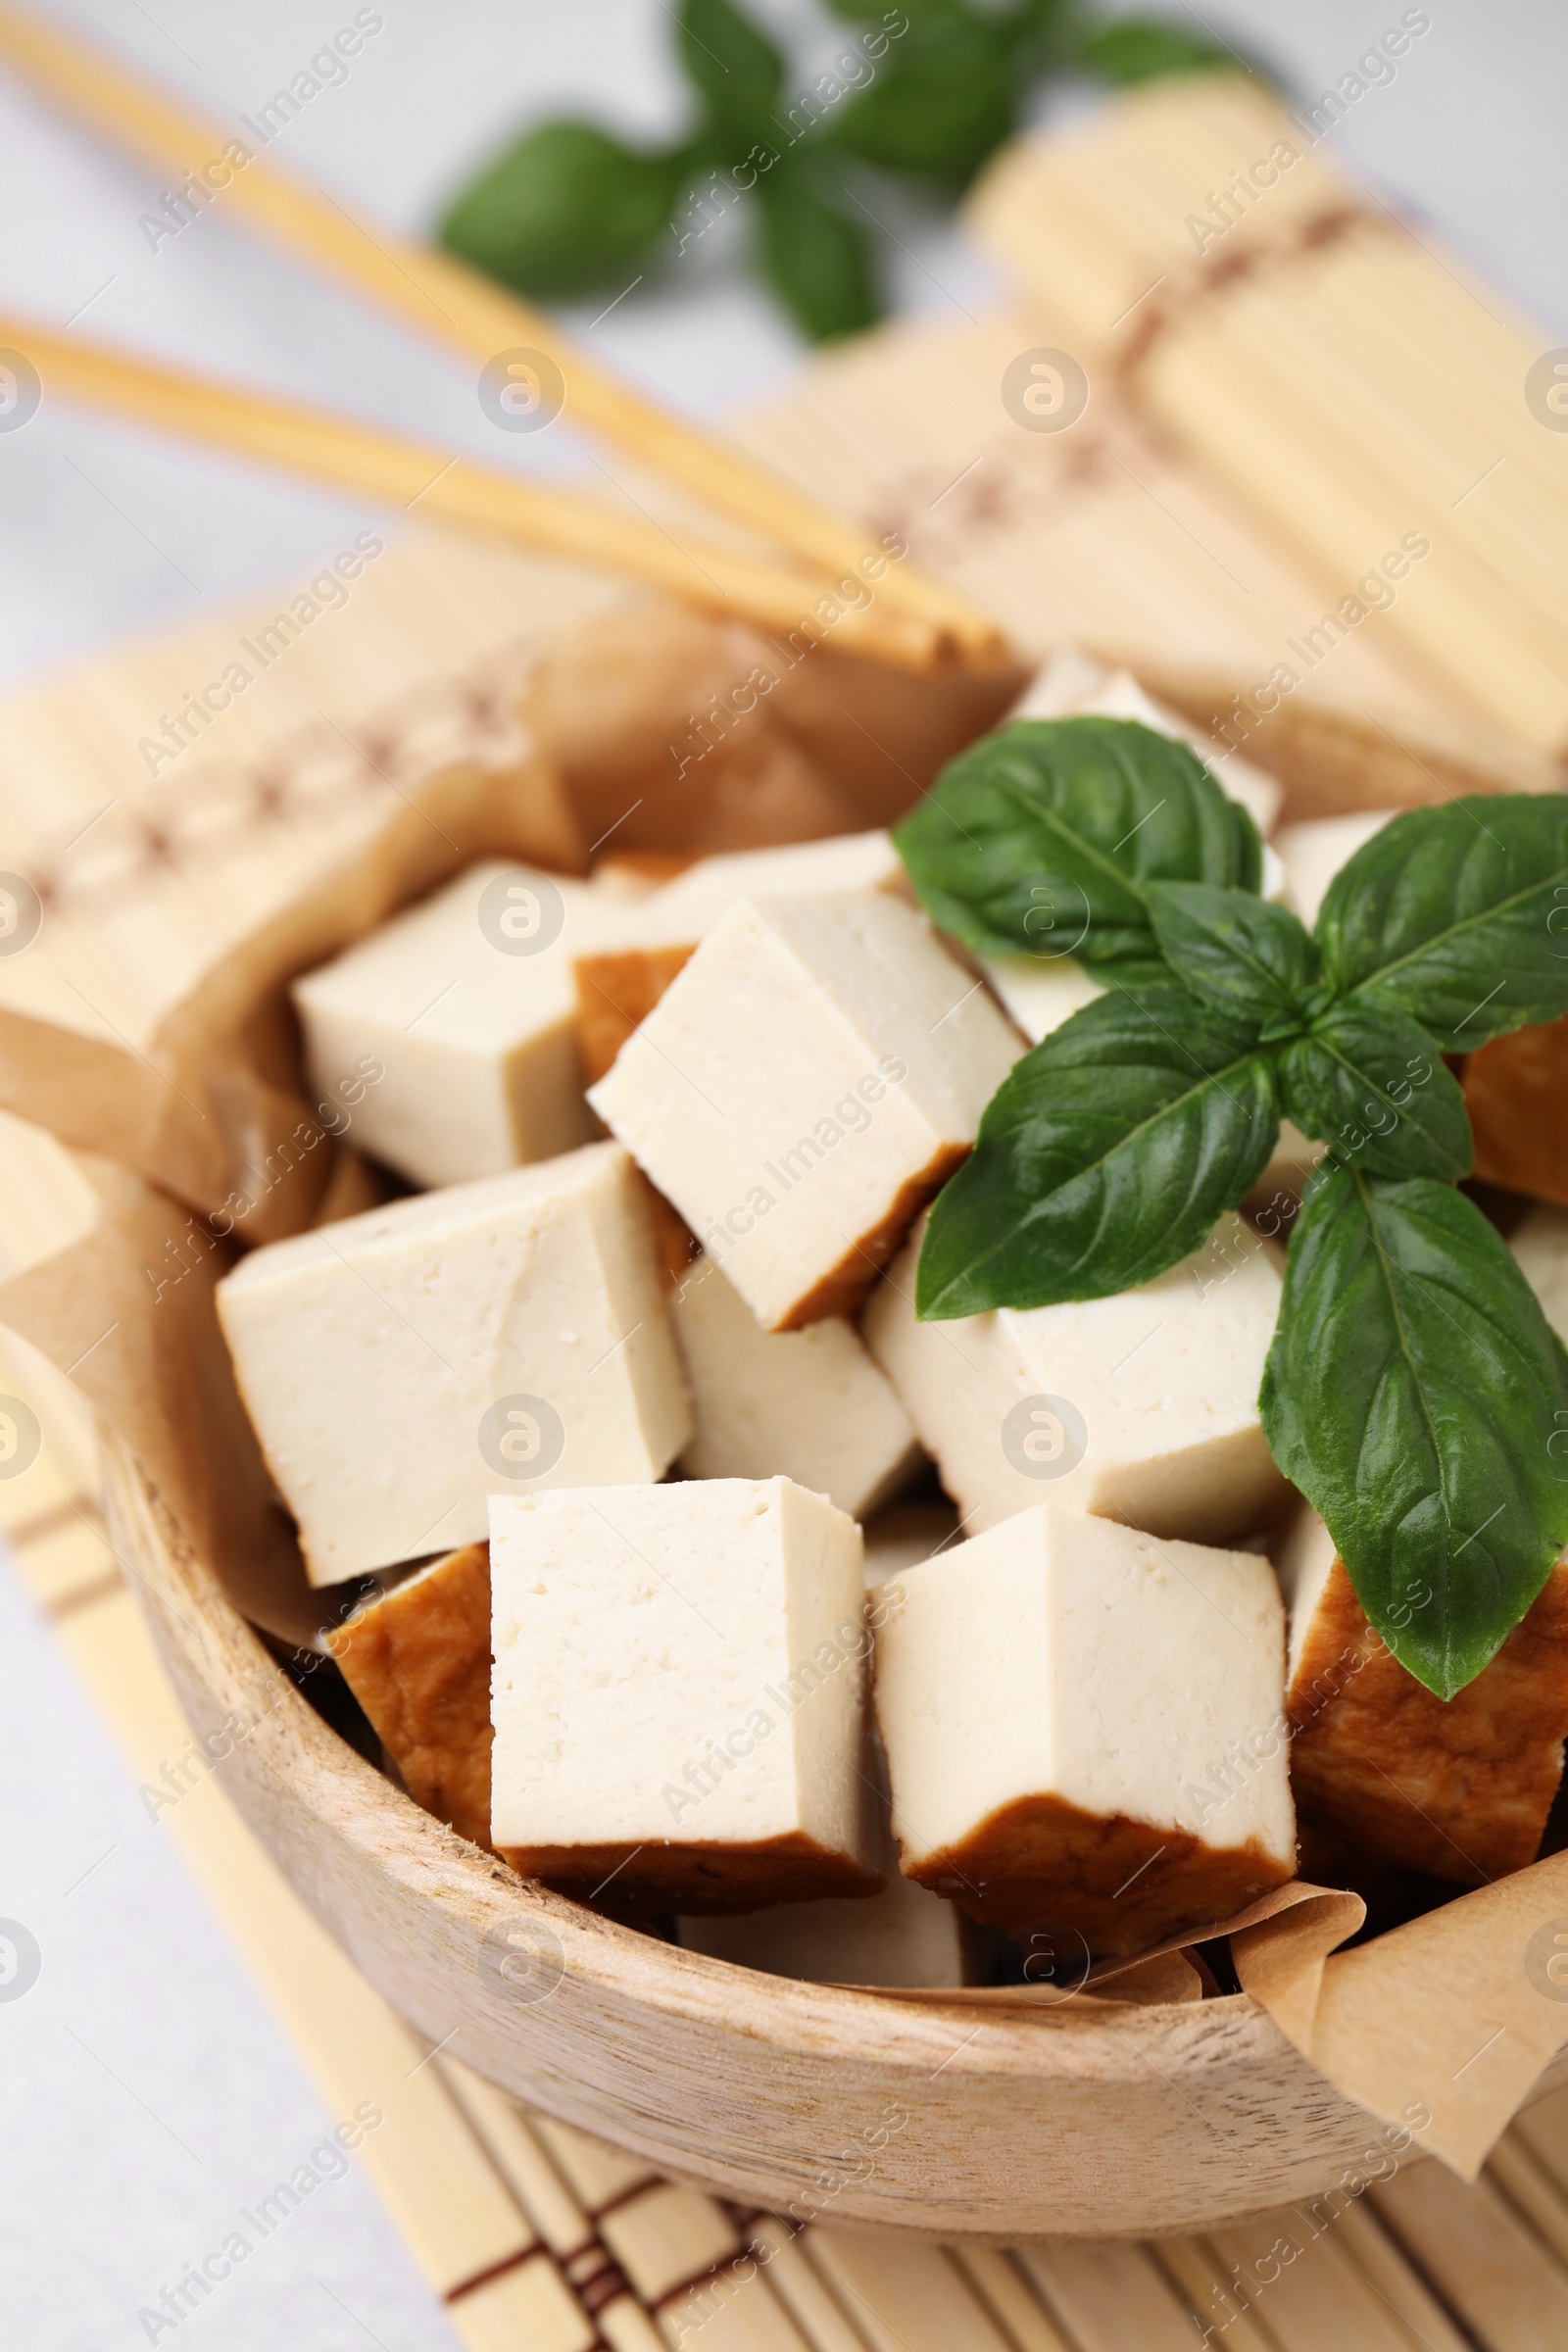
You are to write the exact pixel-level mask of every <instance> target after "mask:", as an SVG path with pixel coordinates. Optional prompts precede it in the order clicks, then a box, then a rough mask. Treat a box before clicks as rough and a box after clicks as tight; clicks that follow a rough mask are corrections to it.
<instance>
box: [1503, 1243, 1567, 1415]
mask: <svg viewBox="0 0 1568 2352" xmlns="http://www.w3.org/2000/svg"><path fill="white" fill-rule="evenodd" d="M1508 1247H1509V1249H1510V1250H1512V1251H1513V1253H1514V1256H1515V1257H1516V1258H1517V1260H1518V1263H1519V1271H1520V1273H1521V1274H1522V1275H1523V1276H1524V1278H1525V1280H1526V1282H1528V1283H1529V1285H1530V1288H1531V1289H1532V1290H1533V1291H1534V1292H1535V1294H1536V1297H1537V1298H1538V1299H1540V1300H1541V1305H1542V1311H1543V1312H1544V1315H1545V1318H1546V1321H1547V1322H1548V1323H1549V1324H1550V1325H1551V1328H1552V1330H1553V1331H1554V1332H1555V1333H1556V1334H1557V1337H1558V1339H1559V1340H1561V1341H1562V1342H1563V1343H1564V1345H1565V1346H1568V1210H1564V1209H1561V1208H1533V1209H1532V1210H1531V1211H1530V1214H1529V1215H1528V1216H1527V1217H1526V1218H1525V1220H1524V1222H1523V1223H1522V1224H1521V1225H1518V1226H1516V1227H1515V1229H1514V1232H1513V1234H1512V1235H1511V1236H1510V1238H1509V1242H1508ZM1558 1450H1559V1451H1561V1450H1563V1449H1562V1448H1561V1447H1559V1448H1558Z"/></svg>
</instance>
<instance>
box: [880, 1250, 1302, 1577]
mask: <svg viewBox="0 0 1568 2352" xmlns="http://www.w3.org/2000/svg"><path fill="white" fill-rule="evenodd" d="M919 1246H920V1244H919V1237H918V1236H916V1238H915V1239H914V1240H912V1241H911V1242H910V1245H909V1247H908V1249H907V1251H906V1252H905V1254H904V1256H903V1257H902V1258H900V1260H899V1262H898V1264H897V1265H896V1266H895V1267H894V1268H893V1271H892V1273H891V1274H890V1275H889V1277H888V1279H887V1281H886V1282H885V1283H883V1284H882V1286H881V1288H880V1289H879V1290H878V1291H877V1293H876V1295H875V1297H874V1298H873V1299H872V1300H871V1303H870V1305H869V1306H868V1308H867V1309H866V1312H865V1315H864V1317H863V1319H862V1329H863V1331H864V1334H865V1340H866V1345H867V1346H868V1347H869V1348H870V1350H871V1353H872V1354H873V1355H874V1356H875V1357H876V1359H877V1362H878V1363H879V1364H880V1365H881V1366H882V1369H883V1371H884V1372H886V1374H887V1376H888V1378H889V1380H891V1381H892V1383H893V1386H894V1388H895V1389H896V1390H897V1391H898V1393H899V1395H900V1397H903V1399H904V1402H905V1404H906V1405H907V1408H908V1412H909V1417H910V1419H911V1420H912V1421H913V1423H914V1426H915V1428H916V1429H917V1430H918V1432H919V1434H920V1438H921V1442H922V1443H923V1445H924V1446H925V1447H926V1449H927V1451H928V1452H930V1453H931V1454H933V1455H934V1456H935V1458H936V1463H937V1468H938V1470H939V1472H940V1473H941V1478H942V1484H943V1486H944V1487H945V1488H946V1489H947V1491H948V1493H949V1494H950V1495H952V1496H953V1499H954V1501H955V1502H956V1504H957V1506H958V1508H959V1510H960V1511H961V1512H962V1513H963V1520H964V1526H965V1527H966V1529H967V1530H968V1531H969V1532H970V1533H971V1534H973V1535H978V1534H980V1533H981V1532H982V1531H983V1530H985V1529H986V1528H991V1527H995V1526H996V1525H997V1524H998V1523H999V1522H1000V1521H1002V1520H1004V1519H1006V1518H1009V1517H1010V1516H1011V1515H1012V1513H1013V1512H1014V1511H1021V1510H1026V1509H1028V1508H1029V1507H1030V1505H1031V1504H1037V1503H1039V1502H1041V1501H1042V1499H1044V1498H1045V1496H1046V1495H1047V1493H1048V1492H1049V1498H1050V1500H1051V1501H1052V1502H1053V1503H1058V1504H1060V1505H1061V1507H1062V1508H1063V1509H1066V1510H1078V1511H1093V1512H1095V1513H1097V1514H1098V1515H1099V1516H1101V1517H1103V1518H1106V1519H1120V1520H1123V1521H1125V1522H1126V1524H1127V1525H1128V1526H1129V1527H1139V1528H1143V1529H1145V1530H1147V1532H1148V1533H1149V1534H1150V1535H1153V1536H1183V1537H1186V1538H1187V1539H1188V1540H1189V1541H1190V1542H1193V1543H1200V1544H1211V1543H1217V1542H1220V1541H1222V1540H1223V1539H1224V1538H1226V1537H1229V1536H1238V1535H1244V1534H1247V1533H1249V1532H1250V1531H1251V1530H1252V1529H1254V1528H1256V1527H1257V1526H1258V1525H1259V1524H1260V1523H1261V1522H1262V1521H1263V1520H1265V1519H1266V1518H1267V1517H1268V1515H1269V1513H1270V1512H1271V1511H1272V1510H1273V1509H1274V1508H1276V1507H1277V1506H1278V1505H1279V1504H1280V1503H1281V1502H1282V1501H1283V1500H1284V1499H1285V1497H1286V1495H1287V1494H1288V1492H1289V1490H1288V1489H1287V1487H1286V1484H1285V1481H1284V1480H1283V1479H1282V1478H1281V1476H1280V1473H1279V1472H1278V1470H1276V1468H1275V1467H1274V1462H1273V1459H1272V1456H1271V1455H1270V1453H1269V1450H1268V1446H1267V1445H1266V1443H1265V1442H1264V1438H1263V1428H1262V1423H1261V1421H1260V1419H1259V1417H1258V1410H1257V1392H1258V1384H1259V1382H1260V1381H1261V1379H1262V1377H1263V1362H1264V1358H1265V1357H1266V1355H1267V1353H1268V1348H1269V1342H1270V1341H1271V1339H1272V1338H1273V1336H1274V1325H1275V1321H1276V1319H1277V1317H1278V1314H1279V1304H1280V1276H1279V1273H1278V1271H1277V1270H1276V1268H1275V1265H1274V1263H1273V1261H1272V1259H1271V1257H1270V1255H1269V1253H1268V1251H1267V1250H1266V1249H1265V1248H1264V1247H1263V1246H1262V1245H1261V1244H1260V1243H1259V1241H1258V1239H1257V1237H1256V1236H1255V1235H1254V1234H1252V1233H1251V1232H1250V1230H1249V1228H1248V1227H1247V1226H1245V1225H1244V1224H1243V1223H1242V1221H1241V1219H1240V1218H1239V1217H1236V1216H1225V1217H1222V1218H1221V1219H1220V1221H1219V1223H1218V1225H1217V1226H1216V1227H1215V1229H1214V1232H1213V1234H1212V1236H1211V1237H1210V1240H1209V1242H1208V1243H1207V1244H1206V1245H1205V1246H1204V1248H1203V1249H1202V1250H1198V1251H1196V1252H1195V1253H1194V1255H1193V1256H1191V1257H1188V1258H1184V1259H1183V1260H1182V1261H1181V1263H1180V1264H1179V1265H1176V1266H1172V1267H1171V1268H1170V1270H1169V1272H1168V1273H1165V1274H1161V1275H1158V1276H1157V1277H1156V1278H1155V1280H1154V1281H1152V1282H1149V1283H1145V1284H1143V1285H1142V1286H1141V1287H1140V1288H1139V1289H1138V1290H1135V1291H1123V1292H1121V1293H1120V1294H1119V1295H1118V1296H1116V1297H1114V1298H1110V1299H1084V1300H1081V1301H1074V1302H1071V1303H1068V1304H1064V1305H1060V1306H1034V1307H1025V1308H1001V1309H998V1310H997V1311H996V1312H994V1313H989V1314H981V1315H963V1316H958V1317H956V1318H955V1319H954V1320H953V1321H951V1322H928V1323H922V1322H920V1321H919V1320H918V1318H917V1317H916V1315H915V1311H914V1271H915V1265H916V1261H917V1258H918V1254H919Z"/></svg>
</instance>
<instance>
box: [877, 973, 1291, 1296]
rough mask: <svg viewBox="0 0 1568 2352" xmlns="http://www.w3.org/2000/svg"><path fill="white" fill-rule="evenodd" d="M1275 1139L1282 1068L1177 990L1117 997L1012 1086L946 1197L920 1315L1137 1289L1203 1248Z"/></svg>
mask: <svg viewBox="0 0 1568 2352" xmlns="http://www.w3.org/2000/svg"><path fill="white" fill-rule="evenodd" d="M1278 1134H1279V1103H1278V1100H1277V1098H1276V1094H1275V1088H1274V1074H1273V1069H1272V1066H1271V1061H1270V1057H1269V1055H1268V1054H1266V1053H1263V1052H1260V1051H1259V1050H1258V1049H1257V1047H1256V1045H1255V1044H1254V1042H1253V1040H1252V1037H1251V1035H1250V1031H1249V1030H1248V1029H1247V1028H1246V1027H1245V1026H1244V1025H1242V1024H1240V1023H1238V1022H1236V1021H1233V1020H1227V1019H1226V1018H1225V1016H1224V1015H1223V1014H1221V1013H1218V1012H1216V1011H1214V1010H1213V1009H1211V1008H1210V1007H1209V1006H1206V1005H1201V1004H1200V1003H1199V1001H1198V999H1197V998H1196V997H1192V996H1190V995H1189V994H1188V993H1187V991H1186V990H1185V989H1182V988H1178V987H1176V986H1175V985H1174V984H1173V983H1171V982H1170V981H1165V982H1163V983H1162V984H1160V985H1158V986H1152V987H1146V988H1141V989H1138V990H1136V991H1134V990H1130V989H1124V988H1119V987H1117V988H1112V989H1111V990H1110V992H1109V993H1108V994H1107V995H1105V996H1103V997H1100V998H1097V1000H1096V1001H1095V1003H1094V1004H1092V1005H1085V1006H1084V1007H1083V1009H1082V1011H1080V1012H1075V1013H1074V1014H1073V1016H1072V1018H1071V1019H1070V1020H1068V1021H1065V1022H1064V1023H1063V1024H1062V1026H1061V1027H1060V1028H1059V1029H1057V1030H1054V1031H1053V1033H1052V1034H1051V1036H1050V1037H1048V1038H1047V1039H1046V1040H1045V1042H1044V1044H1043V1045H1039V1046H1036V1048H1035V1050H1034V1052H1033V1053H1032V1054H1025V1055H1024V1057H1023V1059H1022V1060H1021V1061H1020V1062H1018V1063H1017V1064H1016V1066H1015V1067H1014V1068H1013V1069H1012V1071H1011V1072H1010V1073H1009V1074H1008V1076H1007V1077H1006V1078H1005V1079H1004V1080H1003V1082H1002V1085H1001V1087H1000V1088H999V1089H998V1091H997V1093H996V1095H995V1096H994V1097H993V1098H992V1101H991V1103H990V1104H989V1106H988V1108H987V1110H986V1114H985V1117H984V1118H983V1119H982V1120H981V1122H980V1136H979V1141H978V1142H977V1143H976V1145H975V1148H974V1151H973V1152H971V1153H970V1155H969V1157H968V1159H967V1160H966V1161H965V1162H964V1164H963V1166H962V1167H961V1168H960V1169H959V1170H958V1172H957V1174H956V1176H955V1177H954V1178H953V1180H952V1182H951V1183H950V1184H948V1185H947V1186H946V1188H945V1189H944V1190H943V1192H942V1193H941V1194H939V1196H938V1198H937V1202H936V1206H935V1207H934V1209H933V1210H932V1212H931V1222H930V1224H929V1226H928V1227H927V1229H926V1237H925V1245H924V1247H923V1249H922V1250H921V1252H920V1264H919V1269H918V1272H917V1275H916V1278H915V1305H916V1310H917V1312H918V1313H919V1314H921V1315H922V1316H928V1317H934V1318H947V1317H951V1316H954V1315H972V1314H977V1313H979V1312H980V1311H981V1310H982V1309H984V1308H987V1307H996V1306H1049V1305H1052V1304H1053V1303H1054V1301H1056V1300H1057V1299H1103V1298H1106V1297H1108V1296H1109V1295H1110V1294H1111V1293H1113V1292H1116V1291H1128V1290H1133V1289H1135V1288H1136V1286H1137V1285H1138V1284H1139V1283H1142V1282H1152V1280H1153V1278H1154V1276H1155V1275H1156V1274H1162V1273H1164V1271H1165V1269H1166V1268H1167V1267H1168V1266H1173V1265H1175V1264H1176V1262H1177V1261H1178V1259H1180V1258H1183V1257H1186V1256H1188V1255H1189V1254H1190V1252H1191V1251H1193V1250H1197V1249H1199V1248H1201V1245H1202V1243H1203V1242H1204V1241H1205V1240H1206V1238H1207V1236H1208V1234H1209V1233H1210V1232H1211V1230H1212V1228H1213V1225H1214V1220H1215V1219H1216V1217H1218V1216H1219V1215H1220V1214H1221V1212H1222V1211H1223V1210H1225V1209H1227V1208H1233V1207H1234V1206H1235V1205H1236V1203H1237V1201H1241V1200H1243V1199H1244V1198H1245V1197H1246V1195H1247V1194H1248V1193H1249V1192H1250V1190H1251V1188H1252V1186H1253V1185H1254V1184H1255V1183H1256V1181H1257V1178H1258V1176H1259V1174H1260V1173H1261V1171H1262V1169H1263V1166H1264V1164H1265V1162H1266V1161H1267V1159H1268V1155H1269V1152H1271V1151H1272V1149H1273V1147H1274V1142H1275V1139H1276V1137H1277V1136H1278Z"/></svg>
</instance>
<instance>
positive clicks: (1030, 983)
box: [980, 956, 1105, 1046]
mask: <svg viewBox="0 0 1568 2352" xmlns="http://www.w3.org/2000/svg"><path fill="white" fill-rule="evenodd" d="M980 969H981V970H982V971H983V972H984V974H985V976H986V980H987V982H988V984H989V986H990V988H991V990H992V993H993V994H994V995H995V996H996V997H997V998H998V999H999V1000H1000V1002H1001V1004H1002V1005H1003V1008H1004V1010H1005V1012H1007V1013H1008V1014H1009V1015H1010V1017H1011V1019H1012V1020H1013V1022H1014V1023H1015V1024H1016V1026H1017V1027H1018V1028H1019V1029H1020V1030H1021V1031H1022V1032H1023V1034H1024V1036H1025V1037H1026V1038H1027V1039H1028V1040H1029V1043H1030V1044H1031V1045H1032V1046H1038V1045H1039V1044H1040V1043H1041V1041H1042V1040H1043V1039H1044V1038H1048V1037H1049V1036H1050V1035H1051V1033H1052V1031H1053V1030H1054V1029H1059V1028H1060V1027H1061V1024H1062V1022H1063V1021H1067V1020H1070V1019H1071V1018H1072V1016H1073V1014H1074V1013H1075V1012H1081V1011H1082V1010H1083V1008H1084V1006H1085V1005H1092V1004H1093V1003H1094V1001H1095V999H1096V998H1097V997H1103V995H1104V993H1105V991H1104V988H1103V984H1102V983H1101V982H1100V981H1099V980H1096V979H1094V978H1093V977H1092V975H1091V974H1090V973H1088V972H1086V971H1085V969H1084V967H1083V965H1082V964H1081V963H1079V962H1077V961H1076V960H1075V959H1074V958H1073V957H1072V956H982V957H981V958H980Z"/></svg>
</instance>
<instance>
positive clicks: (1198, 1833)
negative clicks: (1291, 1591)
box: [873, 1506, 1296, 1957]
mask: <svg viewBox="0 0 1568 2352" xmlns="http://www.w3.org/2000/svg"><path fill="white" fill-rule="evenodd" d="M901 1592H902V1594H903V1602H902V1606H901V1605H899V1603H898V1595H899V1593H901ZM873 1597H874V1601H875V1602H876V1603H878V1604H884V1605H882V1606H881V1608H880V1614H881V1615H882V1620H883V1622H882V1624H881V1628H880V1631H879V1632H878V1635H877V1645H876V1717H877V1724H878V1727H879V1729H880V1732H881V1735H882V1740H883V1743H884V1745H885V1747H886V1749H887V1756H888V1764H889V1767H890V1770H891V1773H892V1781H893V1826H894V1830H895V1832H896V1834H897V1837H898V1839H899V1844H900V1847H901V1849H902V1853H903V1865H904V1870H905V1872H906V1874H907V1876H908V1877H910V1878H913V1879H917V1880H918V1881H919V1882H920V1884H921V1885H922V1886H925V1887H933V1888H935V1889H936V1890H937V1891H938V1892H940V1893H943V1894H947V1895H949V1896H951V1897H952V1899H953V1900H954V1901H955V1902H956V1903H957V1904H958V1905H959V1907H960V1908H961V1909H962V1910H964V1911H967V1912H968V1913H969V1915H970V1916H971V1917H972V1918H975V1919H979V1920H983V1921H987V1922H991V1923H994V1924H995V1925H996V1926H998V1927H1001V1928H1004V1929H1005V1930H1007V1931H1008V1932H1009V1933H1012V1934H1028V1933H1032V1932H1034V1931H1036V1930H1038V1929H1041V1928H1044V1927H1056V1928H1060V1929H1065V1930H1069V1931H1074V1932H1076V1933H1077V1934H1078V1935H1080V1936H1083V1937H1084V1939H1085V1941H1086V1942H1087V1944H1088V1946H1089V1949H1090V1951H1091V1953H1093V1954H1094V1955H1095V1956H1097V1957H1099V1956H1101V1955H1105V1954H1114V1955H1116V1956H1123V1955H1126V1954H1129V1953H1133V1952H1137V1951H1140V1950H1142V1949H1143V1948H1144V1947H1145V1946H1146V1945H1148V1944H1152V1943H1156V1942H1158V1941H1159V1940H1160V1939H1161V1938H1162V1937H1164V1936H1173V1935H1178V1934H1185V1933H1187V1932H1188V1931H1190V1930H1202V1929H1205V1928H1208V1927H1211V1926H1213V1925H1216V1924H1217V1923H1218V1922H1220V1921H1222V1920H1224V1919H1226V1918H1229V1917H1230V1916H1231V1915H1232V1914H1233V1913H1235V1912H1236V1911H1238V1910H1240V1909H1241V1908H1242V1907H1243V1905H1244V1904H1246V1903H1249V1902H1250V1901H1251V1900H1252V1899H1253V1898H1254V1897H1255V1896H1257V1895H1259V1894H1262V1893H1264V1892H1266V1891H1267V1889H1268V1888H1269V1887H1277V1886H1281V1885H1283V1884H1284V1882H1285V1881H1286V1880H1288V1879H1289V1878H1290V1877H1291V1876H1292V1875H1293V1873H1294V1871H1295V1867H1296V1838H1295V1817H1294V1814H1293V1812H1292V1808H1291V1792H1290V1784H1289V1777H1288V1772H1287V1763H1286V1750H1287V1746H1288V1741H1287V1739H1286V1736H1285V1727H1284V1719H1283V1714H1282V1709H1281V1701H1282V1696H1283V1680H1284V1663H1285V1640H1284V1630H1285V1629H1284V1612H1283V1610H1282V1609H1281V1606H1280V1598H1279V1593H1278V1590H1277V1588H1276V1586H1275V1582H1274V1578H1273V1575H1272V1572H1271V1571H1270V1568H1269V1565H1268V1562H1267V1561H1266V1560H1264V1559H1260V1558H1259V1557H1258V1556H1257V1555H1256V1554H1255V1553H1252V1552H1236V1551H1213V1550H1209V1549H1207V1548H1205V1547H1203V1546H1201V1545H1198V1544H1158V1543H1155V1542H1153V1541H1152V1539H1151V1538H1150V1537H1148V1536H1141V1535H1137V1534H1135V1533H1134V1532H1133V1531H1132V1530H1131V1529H1130V1528H1124V1527H1116V1526H1113V1525H1111V1524H1110V1523H1109V1522H1108V1521H1106V1520H1103V1519H1092V1518H1089V1517H1088V1516H1086V1515H1085V1514H1083V1513H1081V1512H1077V1511H1066V1510H1054V1509H1049V1508H1046V1507H1043V1506H1037V1507H1036V1508H1035V1509H1033V1510H1027V1511H1020V1512H1019V1513H1018V1514H1017V1516H1016V1517H1014V1518H1011V1519H1009V1520H1007V1521H1006V1522H1005V1524H1004V1525H1003V1526H1001V1527H997V1528H993V1529H992V1530H991V1532H990V1533H989V1534H987V1535H983V1536H978V1537H976V1538H975V1539H974V1541H973V1542H972V1543H968V1544H956V1545H955V1546H954V1547H953V1549H952V1550H950V1551H946V1552H944V1553H943V1554H942V1556H941V1557H940V1559H935V1560H929V1561H927V1562H926V1563H925V1565H924V1566H923V1567H917V1568H908V1569H906V1570H905V1571H904V1573H903V1574H902V1575H901V1576H900V1577H899V1578H898V1579H897V1581H896V1583H895V1584H893V1585H891V1586H884V1587H882V1588H881V1590H880V1592H879V1593H877V1594H875V1595H874V1596H873Z"/></svg>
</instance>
